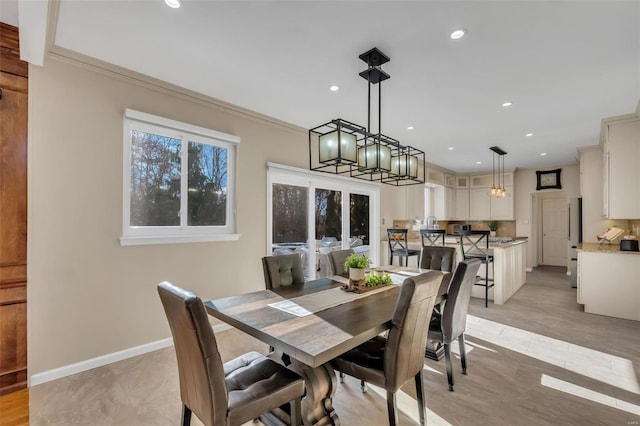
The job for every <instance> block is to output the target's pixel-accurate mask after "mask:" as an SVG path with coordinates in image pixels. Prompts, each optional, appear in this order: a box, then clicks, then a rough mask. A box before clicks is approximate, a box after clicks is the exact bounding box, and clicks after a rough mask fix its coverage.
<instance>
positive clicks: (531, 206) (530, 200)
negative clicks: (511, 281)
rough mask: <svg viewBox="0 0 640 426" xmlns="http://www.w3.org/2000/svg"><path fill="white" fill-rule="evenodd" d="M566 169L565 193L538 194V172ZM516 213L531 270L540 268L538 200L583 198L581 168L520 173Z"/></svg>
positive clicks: (517, 174)
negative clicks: (525, 239) (527, 240)
mask: <svg viewBox="0 0 640 426" xmlns="http://www.w3.org/2000/svg"><path fill="white" fill-rule="evenodd" d="M553 169H562V172H561V176H560V182H561V184H562V189H545V190H541V191H536V184H537V176H536V171H537V170H553ZM513 192H514V196H515V200H514V203H515V205H514V213H515V219H516V235H517V236H519V237H528V238H529V244H528V245H527V268H531V267H532V266H536V265H537V261H536V253H537V252H538V244H537V243H538V240H537V239H538V237H539V236H538V235H537V234H536V233H537V231H538V221H539V216H538V215H537V213H536V211H535V209H536V208H537V202H538V201H537V200H539V199H541V198H553V197H560V198H564V197H566V198H574V197H579V196H580V169H579V167H578V165H574V164H571V165H564V166H557V167H545V168H537V169H518V170H516V172H515V175H514V190H513Z"/></svg>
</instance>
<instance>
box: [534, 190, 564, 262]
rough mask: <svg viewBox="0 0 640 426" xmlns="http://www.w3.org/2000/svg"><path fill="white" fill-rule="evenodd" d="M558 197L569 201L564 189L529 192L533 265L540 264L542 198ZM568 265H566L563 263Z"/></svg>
mask: <svg viewBox="0 0 640 426" xmlns="http://www.w3.org/2000/svg"><path fill="white" fill-rule="evenodd" d="M551 198H560V199H565V200H566V201H567V203H569V196H568V194H567V192H566V191H551V192H543V193H540V192H535V193H532V194H531V206H532V210H533V215H532V216H533V219H534V220H533V221H532V222H533V229H532V230H531V235H532V236H533V240H534V241H533V242H534V247H532V250H534V253H535V256H534V258H533V266H534V267H535V266H538V265H541V264H542V238H543V235H542V200H544V199H551ZM565 266H567V267H568V265H565Z"/></svg>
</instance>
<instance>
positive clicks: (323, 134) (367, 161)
mask: <svg viewBox="0 0 640 426" xmlns="http://www.w3.org/2000/svg"><path fill="white" fill-rule="evenodd" d="M359 58H360V59H361V60H363V61H364V62H366V63H367V69H366V70H364V71H362V72H360V73H359V75H360V76H361V77H362V78H364V79H365V80H367V83H368V91H367V93H368V104H367V127H366V128H365V127H363V126H359V125H357V124H354V123H351V122H348V121H346V120H343V119H340V118H336V119H334V120H331V121H330V122H328V123H325V124H322V125H320V126H317V127H314V128H313V129H310V130H309V169H310V170H317V171H321V172H325V173H334V174H342V173H344V174H349V176H351V177H354V178H358V179H364V180H369V181H380V182H383V183H386V184H389V185H395V186H400V185H414V184H420V183H424V182H425V154H424V151H420V150H419V149H416V148H412V147H408V146H403V145H401V144H400V142H399V141H398V140H396V139H393V138H391V137H389V136H386V135H384V134H383V133H382V132H381V122H382V120H381V116H382V113H381V110H382V84H381V83H382V82H383V81H385V80H387V79H389V78H390V76H389V74H387V73H386V72H384V71H383V70H382V68H381V66H382V64H385V63H387V62H389V57H388V56H387V55H385V54H384V53H382V52H381V51H380V50H379V49H377V48H375V47H374V48H373V49H371V50H369V51H367V52H365V53H363V54H361V55H360V56H359ZM376 84H377V85H378V97H377V100H378V131H377V133H375V132H372V131H371V104H372V102H371V87H372V86H374V85H376Z"/></svg>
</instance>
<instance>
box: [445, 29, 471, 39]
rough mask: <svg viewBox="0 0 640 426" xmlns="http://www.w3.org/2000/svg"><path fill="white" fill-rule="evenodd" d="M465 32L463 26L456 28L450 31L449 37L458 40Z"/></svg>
mask: <svg viewBox="0 0 640 426" xmlns="http://www.w3.org/2000/svg"><path fill="white" fill-rule="evenodd" d="M466 33H467V30H465V29H464V28H458V29H455V30H453V31H451V35H450V36H449V37H451V38H452V39H453V40H459V39H461V38H462V37H464V35H465V34H466Z"/></svg>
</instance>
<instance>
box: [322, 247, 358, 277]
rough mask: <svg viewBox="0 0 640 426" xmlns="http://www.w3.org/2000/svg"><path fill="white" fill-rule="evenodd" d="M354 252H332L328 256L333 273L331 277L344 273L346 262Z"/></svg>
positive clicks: (347, 250)
mask: <svg viewBox="0 0 640 426" xmlns="http://www.w3.org/2000/svg"><path fill="white" fill-rule="evenodd" d="M353 252H354V251H353V249H346V250H333V251H330V252H329V254H328V256H329V265H331V269H332V271H331V272H330V273H329V275H340V274H342V273H344V261H345V259H346V258H347V257H348V256H349V255H350V254H352V253H353Z"/></svg>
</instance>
